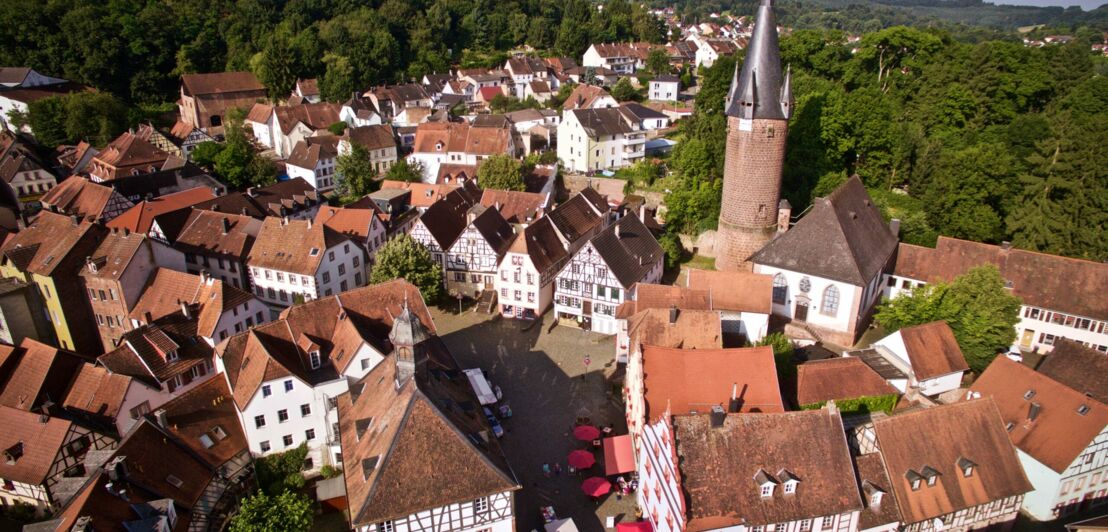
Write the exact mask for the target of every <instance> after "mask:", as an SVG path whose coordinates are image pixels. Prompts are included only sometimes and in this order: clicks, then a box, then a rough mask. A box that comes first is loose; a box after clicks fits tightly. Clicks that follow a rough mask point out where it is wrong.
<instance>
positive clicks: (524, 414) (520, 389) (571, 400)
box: [432, 309, 636, 532]
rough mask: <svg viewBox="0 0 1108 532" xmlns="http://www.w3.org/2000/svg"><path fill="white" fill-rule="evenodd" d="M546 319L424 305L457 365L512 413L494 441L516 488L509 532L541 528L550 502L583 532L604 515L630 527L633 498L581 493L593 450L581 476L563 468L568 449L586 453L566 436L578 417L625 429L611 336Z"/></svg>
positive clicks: (600, 525) (599, 470)
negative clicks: (471, 371) (483, 378)
mask: <svg viewBox="0 0 1108 532" xmlns="http://www.w3.org/2000/svg"><path fill="white" fill-rule="evenodd" d="M552 314H553V313H547V314H546V315H545V316H544V317H543V318H542V319H541V320H539V321H535V322H527V321H519V320H508V319H502V318H500V317H497V316H489V315H487V314H483V313H475V312H473V311H472V310H469V309H467V310H466V311H465V312H463V313H461V314H458V313H456V312H443V311H441V310H439V309H432V316H433V318H434V320H435V326H436V327H437V329H438V334H439V336H440V337H441V338H442V339H443V341H444V342H445V343H446V345H447V346H448V347H449V348H450V350H451V352H452V353H453V354H454V356H455V358H457V359H458V363H459V364H461V366H462V367H463V368H474V367H479V368H482V369H484V370H485V371H486V372H488V375H489V379H490V380H491V381H492V383H494V384H495V385H498V386H500V388H501V390H502V391H503V400H502V401H501V403H502V404H508V405H510V406H511V408H512V411H513V416H512V417H511V418H510V419H507V420H504V421H503V424H504V429H505V432H506V434H505V435H504V438H503V439H502V440H501V443H502V445H503V448H504V452H505V453H506V454H507V456H508V460H509V462H510V463H511V466H512V469H513V470H514V471H515V474H516V477H517V478H518V479H519V482H520V484H521V485H522V486H523V489H522V490H520V491H518V492H517V493H516V500H515V517H516V530H520V531H530V530H542V529H543V520H542V516H541V513H540V508H541V507H543V506H553V507H554V509H555V511H556V513H557V516H558V518H559V519H561V518H567V517H569V518H573V520H574V522H575V523H576V525H577V527H578V528H579V529H580V530H582V531H583V532H595V531H600V530H604V527H605V523H606V521H607V519H608V518H609V517H613V518H615V522H620V521H634V520H635V507H636V505H635V503H634V495H632V496H630V497H624V498H623V499H622V500H618V499H617V497H616V495H615V494H614V493H612V494H609V495H606V496H604V497H601V498H600V500H599V503H598V502H597V501H594V500H592V499H591V498H589V497H588V496H586V495H585V494H584V493H583V492H582V491H581V488H580V485H581V481H583V480H584V479H585V478H588V477H589V476H596V475H603V467H604V466H603V464H602V461H603V452H602V451H601V450H599V449H598V450H597V452H596V457H597V464H596V465H595V466H594V467H593V468H592V469H591V470H589V471H588V472H585V473H583V474H571V473H569V472H568V468H567V464H566V456H567V455H568V454H569V453H570V451H573V450H575V449H583V448H586V447H585V445H586V444H585V443H584V442H578V441H576V440H575V439H574V438H573V434H572V429H573V426H574V423H575V421H576V420H577V419H578V418H580V417H587V418H589V419H590V422H591V424H593V425H595V426H597V427H604V426H606V425H608V424H612V425H613V434H626V432H627V428H626V421H625V420H624V413H623V406H622V403H621V402H620V397H619V394H620V390H621V389H622V378H621V377H620V376H619V375H618V374H617V366H616V364H615V361H614V358H615V340H614V337H604V336H600V335H597V334H593V333H589V332H585V331H581V330H579V329H574V328H571V327H564V326H559V327H555V326H554V318H553V316H552ZM586 355H588V357H589V358H590V362H591V363H590V364H589V365H588V366H587V369H586V365H585V356H586ZM555 463H558V464H560V466H561V468H562V472H561V474H560V475H555V474H550V475H549V476H548V475H546V474H544V472H543V464H549V465H550V466H551V468H553V467H554V464H555Z"/></svg>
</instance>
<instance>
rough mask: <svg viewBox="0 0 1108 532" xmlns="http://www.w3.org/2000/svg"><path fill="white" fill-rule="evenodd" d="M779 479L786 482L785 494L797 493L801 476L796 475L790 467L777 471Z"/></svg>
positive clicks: (783, 482)
mask: <svg viewBox="0 0 1108 532" xmlns="http://www.w3.org/2000/svg"><path fill="white" fill-rule="evenodd" d="M777 479H778V480H780V481H781V482H782V484H784V487H785V495H792V494H793V493H796V487H797V485H799V484H800V477H798V476H796V475H794V474H793V473H792V471H789V470H788V469H782V470H780V471H778V472H777Z"/></svg>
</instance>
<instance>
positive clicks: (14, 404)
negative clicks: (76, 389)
mask: <svg viewBox="0 0 1108 532" xmlns="http://www.w3.org/2000/svg"><path fill="white" fill-rule="evenodd" d="M16 351H17V352H18V353H19V354H18V356H19V358H18V365H17V366H15V369H14V370H13V371H12V375H11V378H9V379H8V383H7V385H5V386H4V390H3V391H2V392H0V405H2V406H6V407H8V408H15V409H18V410H27V411H30V410H33V409H36V408H39V406H41V405H42V404H43V403H45V402H46V401H51V402H53V403H55V404H57V403H59V402H61V401H62V400H63V398H64V397H65V395H66V391H67V390H68V389H69V385H70V382H71V381H72V380H73V377H74V375H76V374H77V372H78V371H79V370H80V369H81V366H82V365H84V364H85V361H86V359H85V358H83V357H81V356H79V355H78V354H77V353H73V352H70V351H64V350H61V349H58V348H56V347H52V346H49V345H46V344H44V343H41V342H38V341H36V340H33V339H31V338H29V337H28V338H24V339H23V341H22V342H21V343H20V344H19V349H17V350H16ZM13 354H14V353H13ZM90 360H91V359H90ZM0 478H2V477H0Z"/></svg>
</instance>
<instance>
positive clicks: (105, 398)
mask: <svg viewBox="0 0 1108 532" xmlns="http://www.w3.org/2000/svg"><path fill="white" fill-rule="evenodd" d="M130 386H131V378H130V377H128V376H126V375H116V374H114V373H112V372H110V371H108V370H107V369H105V368H102V367H100V366H94V365H92V364H83V365H82V366H81V369H80V371H79V372H78V373H77V378H76V379H74V381H73V385H72V386H70V387H69V393H68V394H67V395H66V396H65V400H64V401H63V402H62V404H63V405H64V406H65V408H67V409H70V410H77V411H80V412H86V413H88V414H91V415H93V416H97V417H102V418H106V419H114V418H115V417H116V415H118V414H119V410H120V408H121V407H122V406H123V399H124V396H125V395H127V389H128V388H129V387H130Z"/></svg>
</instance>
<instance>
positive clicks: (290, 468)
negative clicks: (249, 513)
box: [254, 443, 308, 495]
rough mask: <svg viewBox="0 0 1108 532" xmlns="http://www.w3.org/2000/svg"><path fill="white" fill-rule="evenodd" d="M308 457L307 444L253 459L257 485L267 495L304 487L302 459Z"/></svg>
mask: <svg viewBox="0 0 1108 532" xmlns="http://www.w3.org/2000/svg"><path fill="white" fill-rule="evenodd" d="M307 457H308V446H307V444H303V443H301V444H300V445H299V446H298V447H296V448H295V449H290V450H288V451H285V452H283V453H274V454H269V455H266V456H263V457H261V458H258V459H257V460H255V462H254V464H255V468H256V471H257V477H258V487H260V488H261V490H262V492H263V493H266V494H268V495H278V494H280V493H283V492H286V491H295V490H298V489H300V488H303V487H304V474H303V473H302V470H303V469H304V460H305V459H306V458H307Z"/></svg>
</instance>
